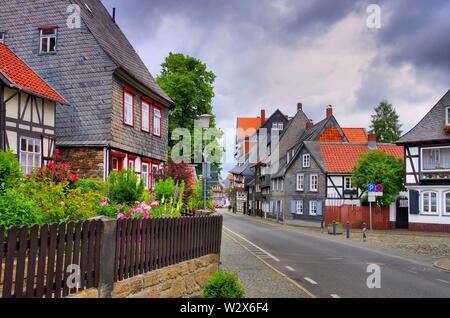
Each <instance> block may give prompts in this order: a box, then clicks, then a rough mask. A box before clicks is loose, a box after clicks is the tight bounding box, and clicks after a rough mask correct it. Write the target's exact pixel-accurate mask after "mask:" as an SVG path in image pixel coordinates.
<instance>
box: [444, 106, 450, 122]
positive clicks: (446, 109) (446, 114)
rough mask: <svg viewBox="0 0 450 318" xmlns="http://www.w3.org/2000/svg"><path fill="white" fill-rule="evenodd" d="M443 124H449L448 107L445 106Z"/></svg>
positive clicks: (449, 111)
mask: <svg viewBox="0 0 450 318" xmlns="http://www.w3.org/2000/svg"><path fill="white" fill-rule="evenodd" d="M445 125H446V126H450V107H445Z"/></svg>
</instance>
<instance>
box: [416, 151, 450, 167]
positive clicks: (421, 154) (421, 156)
mask: <svg viewBox="0 0 450 318" xmlns="http://www.w3.org/2000/svg"><path fill="white" fill-rule="evenodd" d="M447 148H450V146H444V147H423V148H420V170H421V171H422V172H442V171H448V170H449V169H439V170H437V169H434V170H428V169H424V168H423V161H424V160H423V158H424V156H423V152H424V150H431V151H432V150H433V149H439V160H440V159H441V158H440V156H441V151H440V150H441V149H447Z"/></svg>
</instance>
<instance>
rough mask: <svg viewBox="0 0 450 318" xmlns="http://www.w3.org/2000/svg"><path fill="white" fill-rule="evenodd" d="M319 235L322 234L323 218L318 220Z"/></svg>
mask: <svg viewBox="0 0 450 318" xmlns="http://www.w3.org/2000/svg"><path fill="white" fill-rule="evenodd" d="M320 233H323V218H321V219H320Z"/></svg>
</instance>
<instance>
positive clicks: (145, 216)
mask: <svg viewBox="0 0 450 318" xmlns="http://www.w3.org/2000/svg"><path fill="white" fill-rule="evenodd" d="M149 217H150V214H148V211H145V212H144V219H148V218H149Z"/></svg>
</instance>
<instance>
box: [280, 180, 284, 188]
mask: <svg viewBox="0 0 450 318" xmlns="http://www.w3.org/2000/svg"><path fill="white" fill-rule="evenodd" d="M280 185H281V187H280V191H283V189H284V180H283V179H280Z"/></svg>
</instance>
